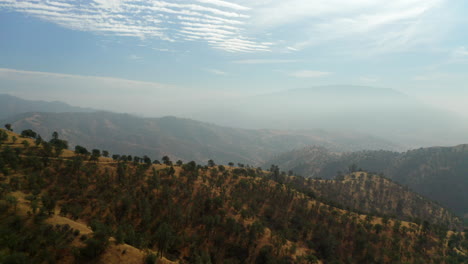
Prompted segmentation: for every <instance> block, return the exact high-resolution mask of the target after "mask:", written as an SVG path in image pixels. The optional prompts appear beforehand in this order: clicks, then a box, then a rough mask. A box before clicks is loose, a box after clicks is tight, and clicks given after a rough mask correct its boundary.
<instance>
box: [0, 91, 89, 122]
mask: <svg viewBox="0 0 468 264" xmlns="http://www.w3.org/2000/svg"><path fill="white" fill-rule="evenodd" d="M92 111H95V110H92V109H89V108H81V107H76V106H71V105H68V104H66V103H62V102H58V101H54V102H46V101H33V100H24V99H21V98H18V97H15V96H11V95H7V94H0V120H1V119H5V118H8V117H12V116H15V115H18V114H21V113H26V112H51V113H62V112H92Z"/></svg>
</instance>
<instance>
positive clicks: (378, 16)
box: [0, 0, 468, 116]
mask: <svg viewBox="0 0 468 264" xmlns="http://www.w3.org/2000/svg"><path fill="white" fill-rule="evenodd" d="M467 11H468V5H467V4H466V2H464V1H461V0H457V1H447V0H430V1H427V0H414V1H396V2H392V3H388V2H387V1H383V0H379V1H345V0H334V1H327V2H323V1H305V0H294V1H290V2H288V3H285V2H284V1H279V0H268V1H246V0H236V1H221V0H193V1H189V0H180V1H175V2H171V1H158V2H152V1H146V0H144V1H134V0H96V1H91V0H86V1H80V2H79V3H78V2H70V1H60V0H55V1H43V0H40V1H32V0H26V1H11V0H0V14H1V15H0V35H1V36H2V41H1V42H0V57H1V58H2V59H1V60H0V92H2V93H9V94H12V95H16V96H19V97H23V98H27V99H40V100H59V101H64V102H67V103H69V104H77V105H80V106H84V107H93V108H102V109H109V110H116V109H119V110H122V111H123V112H130V113H135V114H143V115H147V116H155V115H161V114H158V113H157V112H163V110H162V109H159V108H158V107H155V105H158V104H164V107H162V108H163V109H164V110H165V111H166V112H164V113H163V114H162V115H167V114H174V115H178V114H180V112H177V111H176V110H177V109H173V110H171V109H170V107H169V108H168V107H167V104H173V105H177V106H178V107H182V106H190V105H191V104H192V102H194V101H203V102H209V101H216V100H217V101H222V100H228V101H229V100H234V99H236V98H241V97H244V96H251V95H259V94H269V93H274V92H279V91H287V90H290V89H297V88H310V87H314V86H324V85H335V84H344V85H359V86H372V87H383V88H391V89H395V90H397V91H400V92H403V93H405V94H408V95H410V96H412V97H415V98H417V99H418V100H421V101H423V102H426V103H429V104H432V105H434V106H436V107H439V108H443V109H446V110H450V111H453V112H457V113H458V114H461V115H465V116H468V114H467V113H468V104H466V103H465V102H466V99H467V98H468V85H467V84H468V74H466V73H467V72H468V42H467V41H468V38H467V35H466V34H464V30H465V29H466V26H467V25H468V18H467V17H466V15H465V14H466V12H467ZM136 102H137V103H136ZM200 105H203V103H201V104H200Z"/></svg>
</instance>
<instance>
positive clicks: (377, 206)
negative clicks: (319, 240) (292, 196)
mask: <svg viewBox="0 0 468 264" xmlns="http://www.w3.org/2000/svg"><path fill="white" fill-rule="evenodd" d="M298 181H299V180H298V179H296V180H295V181H291V183H293V184H294V186H296V188H308V189H310V190H311V191H312V192H313V193H314V195H315V196H317V197H320V199H322V200H323V201H326V202H328V203H331V204H337V205H341V206H344V208H346V209H348V210H354V211H357V212H362V213H366V214H370V215H381V216H387V217H391V218H397V219H400V220H406V221H413V222H417V223H422V222H424V221H427V222H429V223H431V224H437V225H443V226H449V227H450V228H456V229H461V227H462V223H461V220H460V219H459V218H457V217H456V216H455V215H454V214H452V213H451V212H450V211H448V210H447V209H445V208H443V207H442V206H441V205H439V204H437V203H435V202H433V201H430V200H428V199H426V198H424V197H422V196H421V195H418V194H416V193H414V192H412V191H410V190H409V189H408V188H407V187H405V186H402V185H399V184H397V183H395V182H393V181H391V180H390V179H387V178H384V177H382V176H379V175H376V174H372V173H368V172H353V173H351V174H348V175H341V176H338V177H337V179H336V180H319V179H307V180H303V181H299V182H298Z"/></svg>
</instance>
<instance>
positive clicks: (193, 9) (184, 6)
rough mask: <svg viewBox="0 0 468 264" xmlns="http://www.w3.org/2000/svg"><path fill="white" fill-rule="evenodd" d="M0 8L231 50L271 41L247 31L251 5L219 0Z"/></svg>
mask: <svg viewBox="0 0 468 264" xmlns="http://www.w3.org/2000/svg"><path fill="white" fill-rule="evenodd" d="M0 9H8V10H12V11H16V12H21V13H24V14H28V15H31V16H35V17H38V18H40V19H43V20H46V21H49V22H52V23H55V24H58V25H60V26H63V27H66V28H70V29H73V30H79V31H88V32H93V33H98V34H107V35H117V36H126V37H138V38H142V39H150V38H156V39H161V40H166V41H170V42H175V41H179V42H184V41H200V42H205V43H207V44H208V45H209V46H211V47H213V48H216V49H221V50H225V51H230V52H256V51H269V50H270V47H271V45H272V43H267V42H259V41H257V40H255V39H252V38H248V37H246V36H245V28H244V26H245V23H246V22H245V21H246V19H248V18H249V17H250V14H248V12H249V10H250V8H249V7H246V6H243V5H240V4H237V3H232V2H228V1H222V0H196V1H189V0H181V1H177V2H173V1H151V0H94V1H91V0H88V1H64V0H24V1H13V0H0Z"/></svg>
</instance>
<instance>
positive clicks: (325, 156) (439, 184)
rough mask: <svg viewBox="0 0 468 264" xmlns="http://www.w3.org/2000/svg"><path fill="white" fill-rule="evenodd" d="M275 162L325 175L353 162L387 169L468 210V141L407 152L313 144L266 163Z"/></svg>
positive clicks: (369, 168)
mask: <svg viewBox="0 0 468 264" xmlns="http://www.w3.org/2000/svg"><path fill="white" fill-rule="evenodd" d="M271 164H275V165H278V166H279V167H280V168H281V169H283V170H286V171H287V170H292V171H294V172H295V173H298V174H300V175H303V176H305V177H322V178H325V179H331V178H333V177H335V176H336V175H337V172H339V171H341V172H346V171H349V169H350V166H351V167H354V168H358V169H359V168H362V169H364V170H367V171H373V172H378V173H383V174H384V175H385V176H386V177H388V178H390V179H392V180H394V181H396V182H398V183H400V184H403V185H406V186H409V187H410V188H411V189H413V190H414V191H415V192H417V193H419V194H422V195H424V196H426V197H428V198H430V199H433V200H435V201H438V202H439V203H441V204H442V205H444V206H446V207H448V208H450V209H452V210H454V211H455V212H456V213H457V214H459V215H465V214H468V192H467V191H466V190H468V177H467V172H468V145H459V146H455V147H432V148H420V149H415V150H410V151H407V152H403V153H398V152H392V151H359V152H351V153H343V154H338V153H333V152H331V151H328V150H326V149H324V148H311V147H309V148H304V149H300V150H296V151H291V152H287V153H284V154H282V155H279V156H276V157H275V158H273V159H271V160H270V161H268V162H266V163H265V164H264V165H263V166H264V167H267V166H270V165H271ZM352 165H354V166H352ZM351 169H352V168H351Z"/></svg>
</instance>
